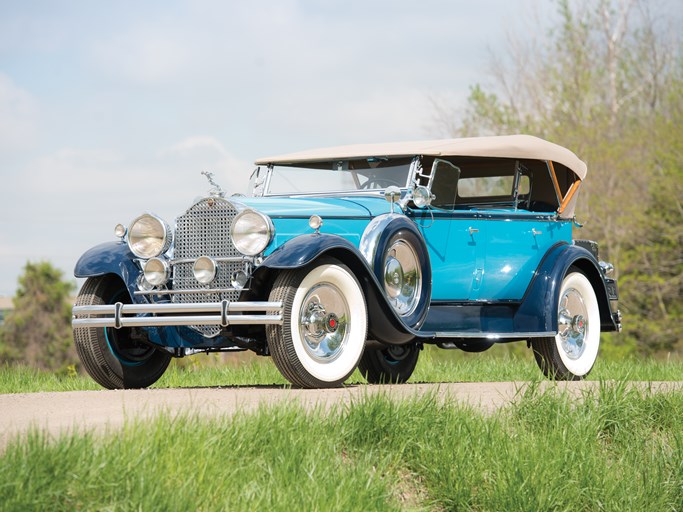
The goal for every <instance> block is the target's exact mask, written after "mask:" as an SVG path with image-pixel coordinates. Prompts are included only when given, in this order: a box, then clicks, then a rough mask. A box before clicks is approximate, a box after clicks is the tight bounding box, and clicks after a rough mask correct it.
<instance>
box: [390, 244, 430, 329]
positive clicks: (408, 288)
mask: <svg viewBox="0 0 683 512" xmlns="http://www.w3.org/2000/svg"><path fill="white" fill-rule="evenodd" d="M421 284H422V273H421V269H420V263H419V261H418V259H417V254H415V250H414V249H413V248H412V246H411V245H410V244H408V243H406V242H404V241H403V240H397V241H396V242H394V243H393V244H392V246H391V247H390V248H389V250H388V251H387V255H386V258H385V260H384V289H385V291H386V292H387V295H388V297H389V300H390V301H391V304H392V306H393V307H394V309H395V310H396V311H397V312H398V313H399V314H400V315H401V316H405V315H409V314H411V313H412V312H413V311H415V308H416V307H417V305H418V302H419V300H420V288H421Z"/></svg>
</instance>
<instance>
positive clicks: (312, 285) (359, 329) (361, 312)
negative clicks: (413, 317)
mask: <svg viewBox="0 0 683 512" xmlns="http://www.w3.org/2000/svg"><path fill="white" fill-rule="evenodd" d="M269 300H270V301H274V302H282V303H283V320H284V322H283V325H273V326H268V328H267V329H266V334H267V338H268V347H269V349H270V353H271V356H272V358H273V361H274V363H275V365H276V366H277V367H278V369H279V370H280V372H281V373H282V374H283V375H284V376H285V378H287V379H288V380H289V381H290V382H291V383H292V384H295V385H298V386H302V387H306V388H322V387H336V386H339V385H341V384H342V383H343V382H344V381H345V380H346V379H347V378H348V377H349V376H350V375H351V374H352V373H353V371H354V370H355V369H356V366H357V365H358V361H359V360H360V358H361V356H362V354H363V349H364V347H365V337H366V334H367V326H368V316H367V308H366V305H365V297H364V295H363V290H362V289H361V287H360V284H359V283H358V280H357V279H356V277H355V276H354V275H353V273H352V272H351V271H350V270H349V269H348V267H346V266H345V265H342V264H341V263H339V262H338V261H336V260H331V259H328V260H324V261H322V262H320V263H318V264H314V265H313V266H310V267H307V268H305V269H302V270H294V271H283V272H282V273H281V274H280V275H279V276H278V277H277V279H276V280H275V283H274V284H273V288H272V290H271V293H270V296H269Z"/></svg>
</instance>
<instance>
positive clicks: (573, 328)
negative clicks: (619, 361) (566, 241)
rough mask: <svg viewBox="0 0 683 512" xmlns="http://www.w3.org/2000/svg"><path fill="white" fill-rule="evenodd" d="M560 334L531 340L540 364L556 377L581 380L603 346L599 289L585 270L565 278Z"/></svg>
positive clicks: (547, 373)
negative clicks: (584, 273) (597, 293)
mask: <svg viewBox="0 0 683 512" xmlns="http://www.w3.org/2000/svg"><path fill="white" fill-rule="evenodd" d="M557 315H558V316H557V321H558V333H557V335H556V336H554V337H551V338H536V339H532V340H531V347H532V348H533V351H534V357H535V358H536V363H537V364H538V366H539V367H540V368H541V370H542V371H543V373H544V374H545V375H546V376H547V377H550V378H552V379H556V380H581V379H583V378H584V377H585V376H586V375H588V373H589V372H590V371H591V369H592V368H593V365H594V364H595V360H596V359H597V357H598V349H599V347H600V308H599V306H598V300H597V298H596V296H595V291H594V290H593V286H592V285H591V283H590V281H589V280H588V278H586V276H585V275H583V274H582V273H581V272H571V273H569V274H567V276H566V277H565V278H564V280H563V281H562V288H561V289H560V300H559V305H558V312H557Z"/></svg>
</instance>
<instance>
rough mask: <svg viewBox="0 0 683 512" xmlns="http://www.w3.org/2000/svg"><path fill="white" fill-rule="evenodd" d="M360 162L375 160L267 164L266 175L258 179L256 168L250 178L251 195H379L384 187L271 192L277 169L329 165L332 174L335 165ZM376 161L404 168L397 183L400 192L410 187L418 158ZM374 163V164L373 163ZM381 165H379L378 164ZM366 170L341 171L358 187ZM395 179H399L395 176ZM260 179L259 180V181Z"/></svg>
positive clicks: (258, 173)
mask: <svg viewBox="0 0 683 512" xmlns="http://www.w3.org/2000/svg"><path fill="white" fill-rule="evenodd" d="M361 160H366V161H369V160H375V159H365V158H359V159H351V160H340V161H338V162H337V161H336V160H325V161H320V162H300V163H299V162H296V163H292V164H289V165H282V164H280V165H274V164H268V167H267V168H266V174H265V176H263V177H262V178H260V175H261V174H262V172H263V171H262V170H261V169H260V168H257V169H256V170H255V171H254V173H253V175H252V176H255V178H254V181H253V183H252V185H251V189H252V195H254V196H255V197H277V196H285V197H289V196H296V197H302V196H330V195H335V196H338V195H344V196H348V195H378V194H379V193H382V192H383V191H384V190H385V189H386V187H381V186H378V187H372V188H356V189H333V188H331V189H329V190H312V191H289V192H287V191H283V192H280V191H278V192H272V191H271V188H272V184H273V178H274V175H275V173H276V172H277V171H278V170H279V169H283V168H284V169H286V168H290V169H291V170H292V172H296V170H295V169H296V168H299V169H301V170H305V169H315V168H316V166H317V165H321V164H329V165H330V169H329V172H333V169H332V166H333V165H334V164H335V163H343V162H345V163H346V164H348V163H349V162H352V161H353V162H357V161H361ZM376 160H378V161H385V162H386V163H387V166H386V168H390V167H402V166H406V171H405V173H404V174H403V179H399V180H397V181H398V182H399V188H400V189H401V190H406V189H409V188H410V187H411V186H412V180H413V176H414V173H415V168H416V166H417V165H418V162H419V157H404V158H377V159H376ZM373 163H374V162H373ZM392 164H393V165H392ZM380 165H381V164H380ZM374 168H376V167H371V166H370V165H369V166H368V168H367V169H374ZM320 170H321V171H323V172H324V170H323V169H320ZM362 170H366V169H365V168H364V169H355V170H343V171H342V172H349V173H353V176H352V179H353V180H354V182H355V183H356V186H358V187H360V186H361V183H360V181H359V180H358V178H359V175H360V174H362V173H361V172H360V171H362ZM397 177H400V176H399V175H397ZM259 178H260V179H259Z"/></svg>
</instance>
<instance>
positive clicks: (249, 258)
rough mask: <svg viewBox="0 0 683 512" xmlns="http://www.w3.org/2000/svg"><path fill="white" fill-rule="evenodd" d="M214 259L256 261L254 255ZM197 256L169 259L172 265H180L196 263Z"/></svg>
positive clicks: (220, 260) (217, 259)
mask: <svg viewBox="0 0 683 512" xmlns="http://www.w3.org/2000/svg"><path fill="white" fill-rule="evenodd" d="M211 259H213V260H214V261H216V262H218V263H221V262H223V263H226V262H227V263H241V262H244V261H246V262H250V263H253V262H254V257H252V256H225V257H213V256H212V257H211ZM196 260H197V258H177V259H172V260H170V261H169V263H170V264H171V265H180V264H182V263H194V262H195V261H196Z"/></svg>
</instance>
